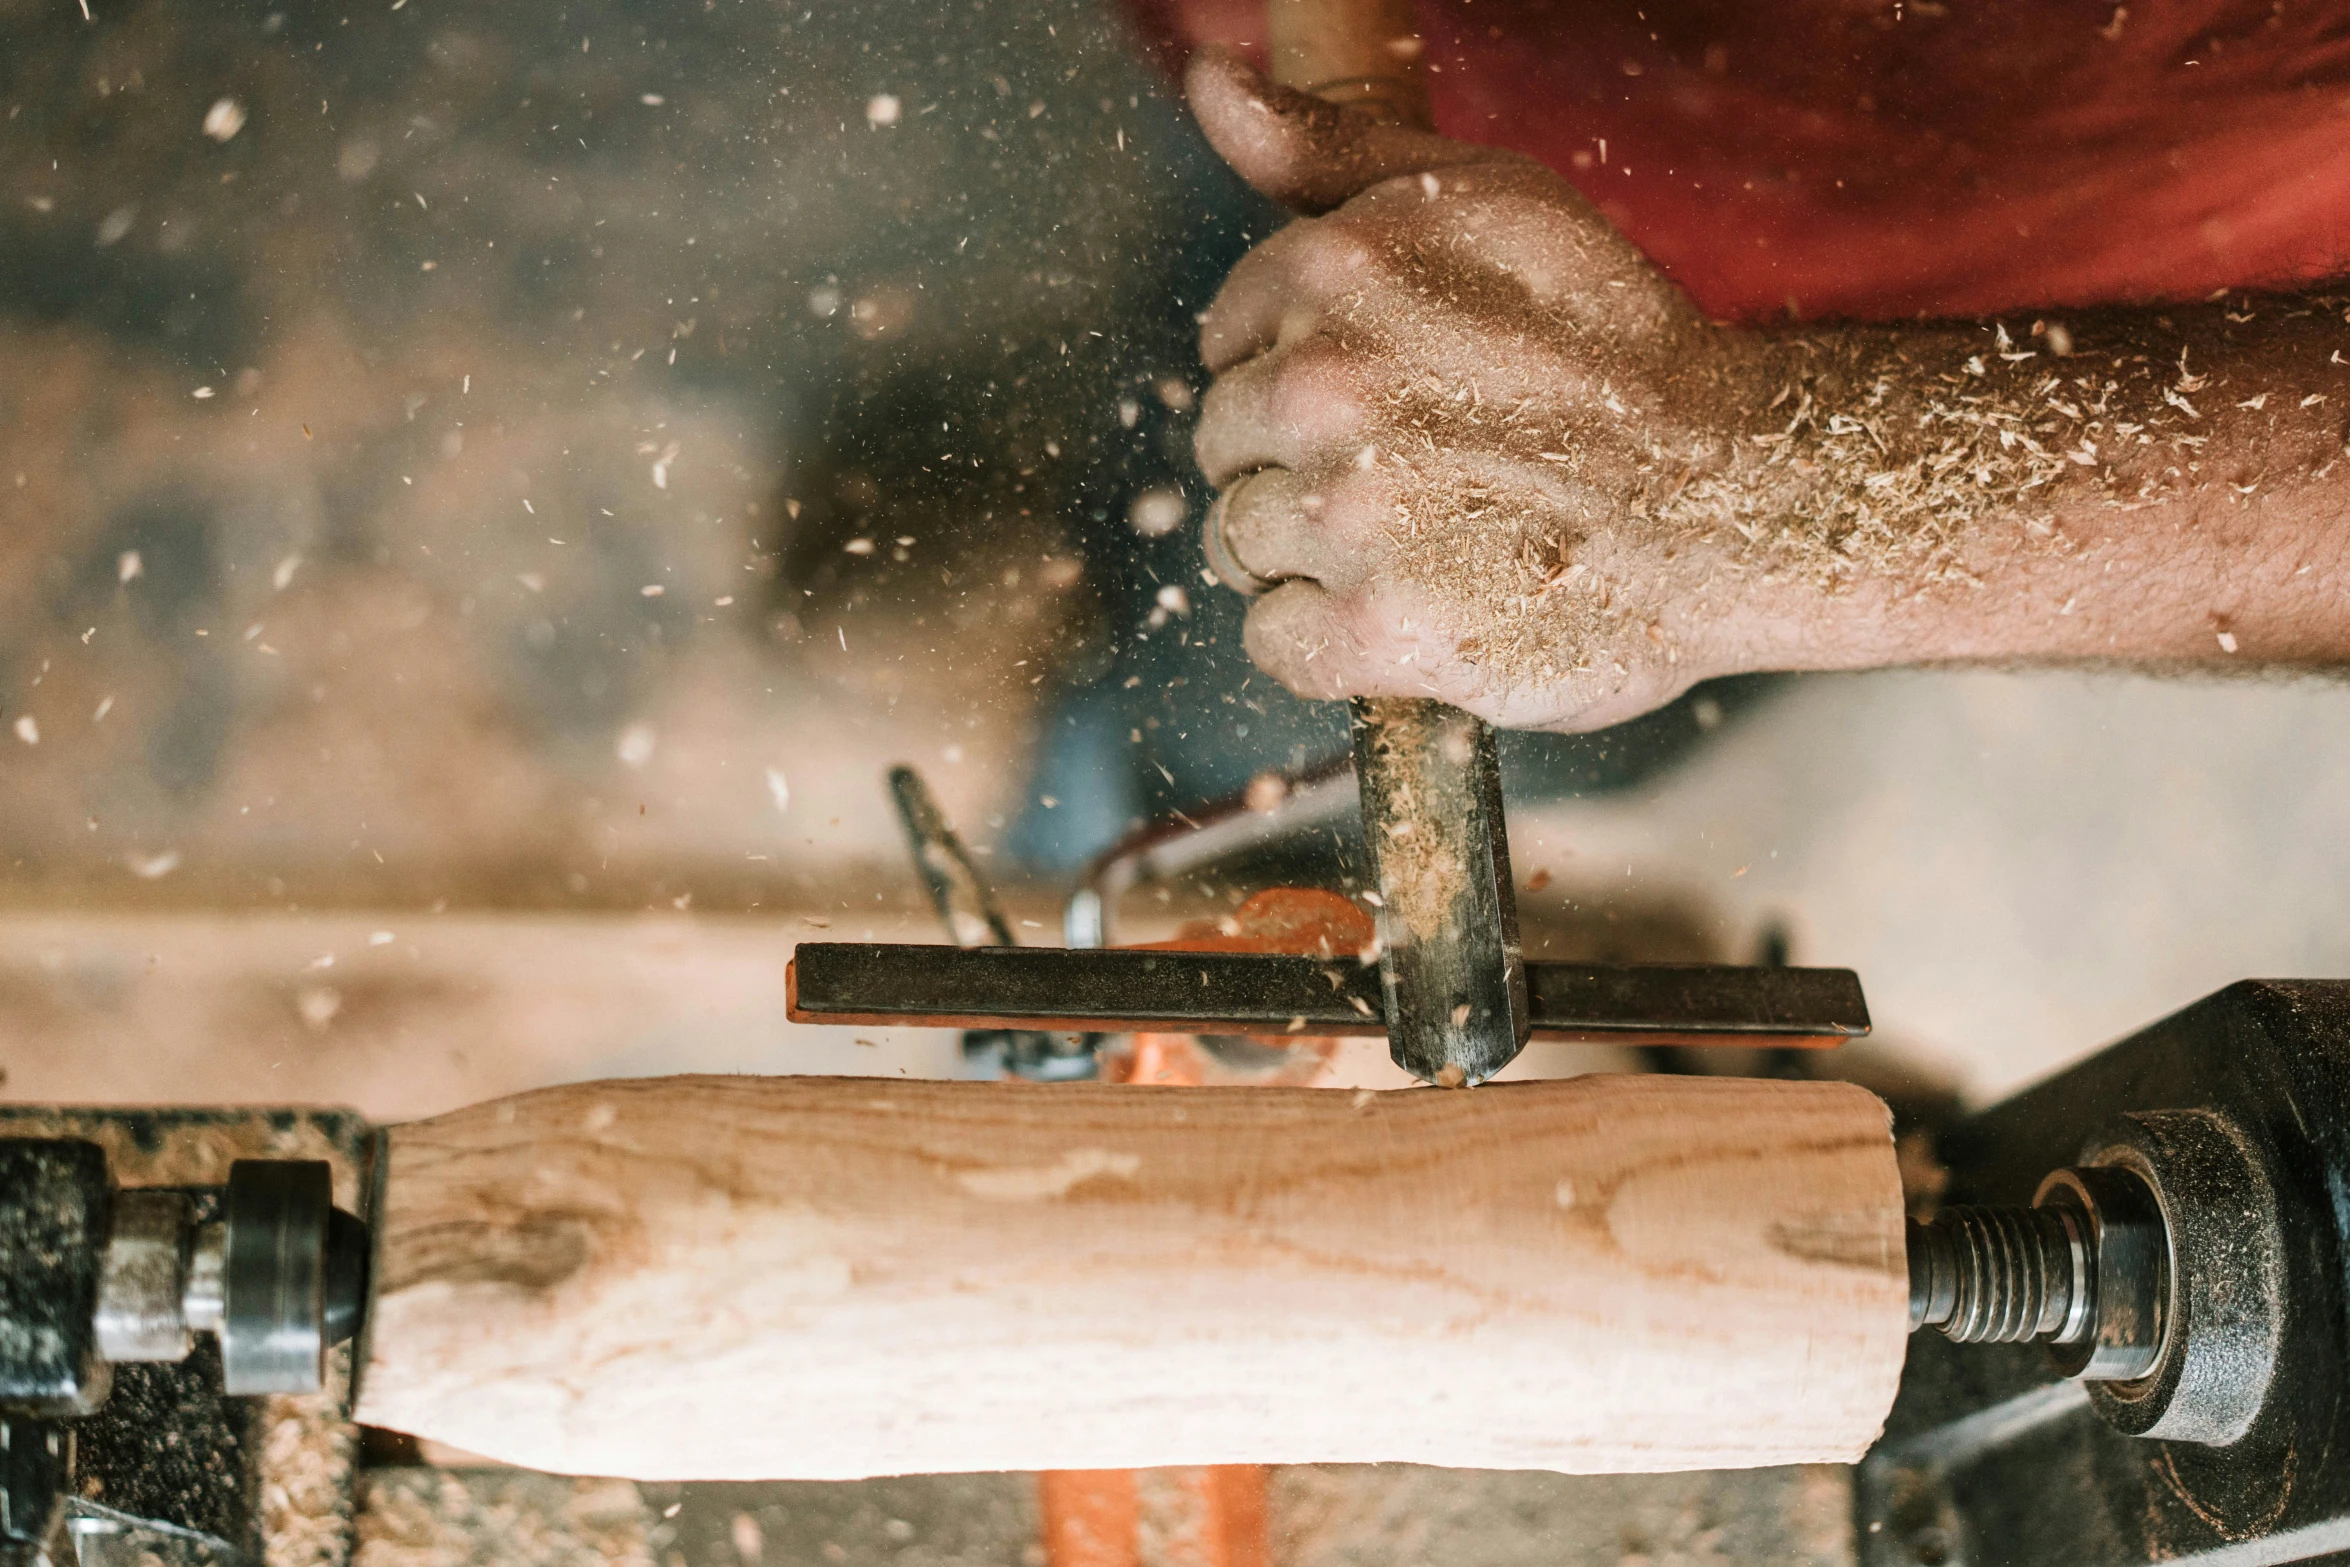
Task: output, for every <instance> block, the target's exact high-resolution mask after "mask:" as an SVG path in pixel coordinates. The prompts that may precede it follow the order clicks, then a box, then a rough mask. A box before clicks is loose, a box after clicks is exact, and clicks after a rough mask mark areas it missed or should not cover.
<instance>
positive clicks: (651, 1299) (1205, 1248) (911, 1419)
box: [358, 1076, 1908, 1480]
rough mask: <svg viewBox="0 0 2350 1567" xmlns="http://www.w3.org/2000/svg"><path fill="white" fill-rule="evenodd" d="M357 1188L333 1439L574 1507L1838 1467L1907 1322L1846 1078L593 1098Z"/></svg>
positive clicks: (1886, 1185) (948, 1086) (950, 1086)
mask: <svg viewBox="0 0 2350 1567" xmlns="http://www.w3.org/2000/svg"><path fill="white" fill-rule="evenodd" d="M385 1181H386V1185H385V1189H384V1209H383V1214H382V1223H381V1227H380V1230H379V1252H378V1258H377V1275H376V1277H377V1293H376V1297H375V1300H374V1303H373V1307H372V1315H371V1320H370V1337H371V1348H370V1358H369V1361H368V1365H367V1368H366V1378H365V1384H364V1388H363V1392H362V1402H361V1404H360V1407H359V1411H358V1418H359V1419H360V1420H362V1421H363V1422H366V1423H369V1424H373V1425H380V1426H388V1427H390V1428H392V1429H394V1430H399V1431H407V1432H412V1433H414V1434H416V1435H418V1436H422V1437H429V1438H434V1439H437V1440H439V1441H442V1442H446V1443H449V1444H452V1445H454V1446H457V1447H460V1448H464V1449H468V1450H470V1451H473V1452H477V1453H481V1454H485V1455H488V1456H490V1457H493V1458H499V1459H503V1460H507V1461H509V1462H513V1463H517V1464H522V1465H527V1466H529V1467H532V1468H538V1469H546V1470H554V1471H558V1472H567V1473H581V1474H599V1475H618V1476H626V1477H630V1478H636V1479H648V1480H650V1479H681V1480H682V1479H786V1478H804V1479H846V1478H853V1477H860V1476H868V1475H883V1474H905V1473H922V1472H950V1471H969V1470H991V1469H1053V1468H1107V1467H1125V1468H1142V1467H1150V1466H1157V1465H1170V1464H1200V1463H1234V1462H1266V1463H1299V1462H1338V1461H1379V1460H1403V1461H1411V1462H1416V1463H1427V1464H1445V1465H1455V1466H1465V1467H1490V1468H1529V1469H1554V1470H1563V1471H1569V1472H1584V1473H1590V1472H1603V1471H1642V1470H1668V1469H1687V1468H1717V1467H1733V1466H1744V1465H1759V1464H1783V1463H1796V1462H1809V1461H1847V1460H1851V1459H1854V1458H1857V1457H1858V1456H1859V1454H1860V1452H1861V1450H1862V1449H1863V1448H1864V1447H1866V1446H1867V1445H1868V1443H1869V1442H1870V1440H1871V1439H1872V1438H1873V1437H1874V1436H1875V1435H1876V1433H1877V1431H1878V1428H1879V1425H1880V1424H1881V1422H1882V1421H1883V1418H1884V1415H1885V1412H1886V1409H1887V1408H1888V1406H1889V1405H1890V1404H1891V1402H1892V1398H1893V1391H1894V1386H1895V1383H1896V1381H1897V1379H1898V1377H1899V1374H1900V1370H1901V1362H1902V1353H1903V1345H1904V1342H1905V1338H1906V1330H1907V1322H1908V1319H1907V1283H1906V1264H1905V1259H1904V1255H1903V1248H1902V1228H1901V1224H1902V1203H1901V1188H1900V1182H1899V1180H1898V1178H1897V1176H1896V1174H1895V1170H1894V1158H1893V1144H1892V1139H1891V1135H1890V1132H1889V1128H1888V1117H1887V1114H1886V1111H1885V1107H1884V1105H1883V1104H1882V1103H1880V1102H1879V1101H1878V1100H1877V1099H1875V1098H1874V1097H1873V1096H1871V1095H1869V1094H1868V1093H1866V1092H1864V1091H1862V1090H1860V1089H1858V1088H1853V1087H1850V1086H1847V1085H1842V1084H1829V1083H1783V1082H1746V1081H1732V1080H1725V1079H1705V1078H1677V1077H1634V1076H1624V1077H1585V1078H1578V1079H1573V1080H1569V1081H1564V1082H1547V1083H1523V1084H1507V1085H1502V1086H1498V1087H1488V1088H1481V1089H1478V1090H1475V1091H1473V1092H1468V1093H1441V1092H1435V1091H1415V1092H1397V1093H1385V1094H1371V1093H1355V1094H1349V1093H1344V1092H1336V1091H1330V1090H1316V1089H1247V1088H1210V1089H1179V1088H1167V1089H1148V1090H1145V1089H1133V1088H1121V1087H1110V1086H1103V1085H1082V1084H1065V1085H1054V1086H1047V1087H1038V1086H1027V1085H1015V1084H995V1083H937V1082H908V1081H890V1080H883V1079H842V1078H747V1077H686V1078H668V1079H654V1080H645V1081H630V1082H609V1083H590V1084H583V1085H577V1086H572V1087H565V1088H556V1089H548V1090H545V1091H542V1092H538V1093H532V1094H526V1095H522V1096H520V1097H518V1098H514V1099H508V1100H502V1101H498V1102H495V1103H491V1104H486V1105H479V1106H475V1107H473V1108H470V1109H466V1110H463V1111H459V1112H457V1113H455V1114H452V1115H445V1116H440V1117H436V1118H435V1119H432V1120H429V1121H420V1122H415V1123H411V1124H409V1125H405V1126H399V1127H395V1128H393V1129H392V1132H391V1136H390V1160H389V1164H388V1167H387V1173H386V1176H385Z"/></svg>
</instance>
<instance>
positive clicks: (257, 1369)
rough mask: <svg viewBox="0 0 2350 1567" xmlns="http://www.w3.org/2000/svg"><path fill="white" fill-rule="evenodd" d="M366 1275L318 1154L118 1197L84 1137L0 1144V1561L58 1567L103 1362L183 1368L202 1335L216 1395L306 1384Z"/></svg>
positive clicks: (106, 1377)
mask: <svg viewBox="0 0 2350 1567" xmlns="http://www.w3.org/2000/svg"><path fill="white" fill-rule="evenodd" d="M200 1208H201V1209H202V1210H203V1211H205V1212H207V1213H216V1214H217V1217H216V1218H210V1219H208V1220H205V1221H203V1222H199V1219H198V1213H199V1209H200ZM367 1269H368V1231H367V1226H366V1225H365V1224H364V1223H362V1222H361V1221H360V1220H359V1219H357V1218H355V1217H353V1216H352V1215H350V1214H348V1213H345V1212H343V1211H342V1210H340V1209H338V1208H336V1207H335V1206H334V1196H333V1185H332V1174H331V1167H330V1166H329V1165H328V1164H327V1163H325V1162H324V1161H322V1160H270V1159H240V1160H238V1161H237V1162H236V1163H234V1164H232V1165H231V1166H230V1167H229V1177H228V1182H227V1184H226V1185H225V1186H223V1187H220V1188H218V1189H215V1190H210V1191H194V1190H189V1189H183V1188H175V1187H148V1188H134V1189H129V1190H120V1191H118V1190H116V1189H115V1188H114V1186H113V1182H112V1180H111V1178H110V1176H109V1172H108V1169H107V1162H106V1154H105V1150H104V1149H102V1148H100V1147H99V1146H98V1145H97V1144H96V1143H92V1142H87V1141H83V1140H80V1139H75V1138H0V1563H6V1564H9V1567H14V1563H15V1562H18V1561H26V1562H35V1561H40V1560H42V1559H44V1558H46V1559H49V1560H52V1561H56V1560H70V1559H71V1557H70V1556H69V1555H67V1554H65V1553H64V1552H63V1551H62V1550H61V1549H60V1548H59V1546H58V1537H59V1534H60V1531H61V1530H62V1527H63V1521H62V1520H63V1513H64V1506H65V1502H66V1499H67V1497H68V1496H69V1495H70V1494H71V1489H72V1479H73V1473H74V1431H73V1425H72V1422H73V1421H75V1420H78V1419H80V1418H82V1417H85V1416H88V1415H92V1414H95V1413H96V1412H97V1411H98V1410H99V1409H100V1408H101V1406H103V1405H104V1404H105V1402H106V1400H107V1397H108V1394H109V1393H110V1391H111V1390H112V1386H113V1382H114V1368H115V1367H116V1366H119V1365H136V1364H152V1363H176V1362H179V1361H182V1360H185V1359H186V1358H187V1357H188V1355H189V1354H190V1352H191V1351H192V1350H193V1348H194V1347H195V1343H196V1338H197V1335H199V1334H205V1335H209V1336H211V1337H212V1338H214V1339H216V1340H217V1341H218V1348H219V1356H220V1364H221V1380H222V1384H223V1390H224V1391H225V1392H226V1393H228V1394H229V1395H231V1396H249V1395H259V1394H276V1393H314V1392H317V1391H319V1390H320V1389H322V1388H323V1387H324V1386H325V1383H326V1355H327V1351H328V1350H329V1349H331V1348H333V1347H334V1346H335V1345H337V1344H339V1343H342V1342H344V1341H345V1340H348V1339H350V1338H352V1337H353V1336H354V1335H355V1334H356V1333H357V1331H358V1326H359V1320H360V1316H361V1313H362V1311H363V1309H364V1304H365V1300H366V1292H367Z"/></svg>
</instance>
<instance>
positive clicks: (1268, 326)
mask: <svg viewBox="0 0 2350 1567" xmlns="http://www.w3.org/2000/svg"><path fill="white" fill-rule="evenodd" d="M1384 270H1387V263H1386V260H1385V258H1384V257H1383V256H1382V255H1381V254H1380V253H1379V250H1378V248H1377V245H1376V244H1375V242H1374V240H1373V237H1372V236H1371V234H1370V233H1368V232H1367V231H1366V230H1365V229H1363V228H1362V227H1361V226H1359V225H1355V224H1349V223H1345V222H1343V221H1338V220H1333V219H1328V218H1307V219H1303V220H1301V221H1299V222H1296V223H1292V224H1290V225H1289V226H1288V227H1287V228H1285V229H1283V230H1281V232H1279V233H1278V234H1275V235H1274V236H1273V237H1272V238H1271V239H1268V240H1266V241H1265V242H1264V243H1263V244H1261V245H1259V246H1257V248H1256V249H1254V250H1252V251H1250V252H1249V253H1248V254H1247V255H1245V256H1243V257H1241V258H1240V262H1239V264H1238V265H1237V266H1235V267H1233V269H1232V272H1231V275H1230V276H1228V277H1227V278H1225V280H1224V286H1223V287H1222V288H1221V289H1219V290H1218V291H1217V293H1216V297H1215V299H1214V301H1213V302H1212V303H1210V304H1209V306H1208V310H1207V315H1206V317H1205V318H1204V319H1203V320H1202V321H1201V322H1200V359H1201V361H1202V362H1203V363H1205V364H1206V365H1207V367H1208V369H1209V370H1210V371H1212V372H1217V373H1221V372H1222V371H1223V370H1224V369H1226V368H1227V367H1228V366H1231V365H1235V364H1238V363H1239V362H1240V361H1241V360H1243V359H1247V358H1249V357H1250V356H1251V355H1255V354H1261V353H1264V352H1265V351H1267V350H1268V349H1272V348H1277V347H1280V346H1282V345H1283V344H1285V343H1291V342H1295V341H1296V340H1297V339H1299V338H1301V337H1304V336H1306V335H1308V334H1310V333H1311V332H1313V331H1314V329H1315V328H1316V327H1318V326H1320V325H1321V323H1322V319H1323V315H1324V312H1325V311H1326V309H1327V307H1328V305H1329V303H1330V301H1331V300H1332V299H1334V298H1338V297H1341V296H1343V295H1347V294H1352V293H1357V292H1360V291H1362V290H1364V289H1365V288H1367V287H1369V286H1370V285H1371V284H1372V283H1373V282H1374V281H1375V280H1376V279H1377V277H1378V276H1379V274H1380V273H1381V272H1382V271H1384Z"/></svg>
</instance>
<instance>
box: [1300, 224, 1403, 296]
mask: <svg viewBox="0 0 2350 1567" xmlns="http://www.w3.org/2000/svg"><path fill="white" fill-rule="evenodd" d="M1310 223H1311V226H1310V227H1306V228H1305V229H1304V230H1303V231H1302V232H1300V233H1299V234H1298V236H1297V239H1296V241H1295V243H1294V244H1292V245H1291V246H1290V247H1289V249H1288V252H1287V255H1286V257H1285V260H1286V261H1287V263H1288V271H1289V274H1290V277H1291V279H1292V280H1293V281H1294V283H1295V284H1296V285H1298V286H1299V287H1301V288H1306V289H1312V290H1314V291H1316V292H1317V293H1326V292H1328V291H1330V290H1332V289H1352V288H1357V287H1360V286H1361V284H1362V282H1363V280H1364V279H1365V278H1367V277H1372V276H1375V275H1377V274H1379V273H1380V272H1382V271H1383V270H1384V268H1385V266H1386V258H1387V247H1386V246H1385V245H1382V244H1381V243H1379V240H1378V237H1377V236H1376V235H1374V234H1373V233H1372V232H1371V230H1370V226H1369V225H1368V224H1366V223H1361V222H1349V221H1347V220H1346V219H1344V218H1338V217H1330V218H1315V219H1312V220H1310Z"/></svg>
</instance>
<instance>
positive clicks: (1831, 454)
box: [1661, 296, 2350, 668]
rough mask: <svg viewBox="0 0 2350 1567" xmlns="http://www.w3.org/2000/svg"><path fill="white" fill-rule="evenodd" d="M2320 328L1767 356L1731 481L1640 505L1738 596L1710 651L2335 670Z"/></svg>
mask: <svg viewBox="0 0 2350 1567" xmlns="http://www.w3.org/2000/svg"><path fill="white" fill-rule="evenodd" d="M2342 309H2343V304H2342V302H2341V301H2337V300H2333V299H2331V298H2328V297H2324V296H2309V297H2302V298H2280V297H2258V298H2244V297H2237V298H2235V299H2233V300H2231V301H2228V302H2217V303H2212V304H2207V305H2196V306H2189V307H2182V308H2176V309H2164V310H2144V311H2109V312H2098V313H2094V314H2087V315H2082V316H2076V317H2070V318H2067V319H2065V320H2064V321H2063V323H2062V325H2061V326H2058V327H2056V328H2055V329H2054V331H2053V332H2051V331H2050V330H2049V328H2048V326H2047V325H2046V323H2042V322H2034V321H2032V320H2030V319H2028V318H2024V319H2018V320H2012V321H2009V322H2007V323H2005V324H2003V325H1984V326H1944V325H1934V326H1920V327H1917V328H1875V327H1856V328H1846V329H1841V330H1834V331H1826V332H1815V333H1809V334H1801V335H1793V334H1790V335H1787V336H1783V337H1779V338H1777V340H1776V341H1775V343H1774V345H1773V351H1772V352H1771V353H1770V354H1769V355H1768V357H1767V360H1766V362H1767V363H1770V364H1772V365H1773V366H1775V367H1776V369H1777V379H1778V382H1779V384H1778V385H1777V386H1776V388H1769V387H1768V385H1767V381H1766V382H1765V383H1764V384H1763V386H1762V387H1761V388H1760V389H1757V390H1753V391H1749V392H1748V394H1747V397H1748V401H1749V402H1750V403H1751V404H1752V406H1748V407H1744V408H1741V409H1740V410H1739V411H1738V413H1737V415H1736V417H1735V418H1734V420H1733V425H1734V430H1735V437H1736V442H1737V448H1736V451H1735V453H1734V454H1733V455H1732V456H1731V458H1730V460H1729V462H1728V464H1727V466H1725V467H1720V468H1717V469H1715V470H1714V471H1713V472H1710V473H1707V474H1704V475H1702V476H1699V477H1696V478H1693V479H1692V480H1691V481H1690V482H1689V483H1687V484H1686V485H1685V486H1684V487H1683V488H1682V490H1681V492H1680V493H1679V494H1678V495H1677V496H1675V497H1674V498H1673V499H1672V500H1671V501H1670V502H1669V503H1668V504H1667V506H1666V507H1664V508H1661V510H1662V511H1663V512H1664V513H1665V514H1666V515H1667V516H1670V514H1671V513H1673V512H1678V513H1679V514H1680V516H1679V518H1678V519H1675V520H1678V521H1681V522H1682V523H1684V524H1685V525H1686V524H1694V523H1699V522H1700V520H1701V519H1702V522H1703V525H1704V526H1705V527H1706V530H1707V532H1708V533H1709V534H1710V535H1711V536H1712V538H1713V539H1714V540H1715V541H1716V542H1717V543H1718V544H1719V546H1720V551H1719V553H1718V554H1717V553H1716V551H1715V550H1712V549H1708V550H1706V551H1705V553H1706V554H1709V555H1715V556H1716V558H1717V559H1719V560H1721V561H1722V563H1723V566H1724V569H1725V570H1726V571H1728V572H1729V573H1730V574H1731V575H1732V576H1734V577H1736V578H1738V579H1740V580H1739V591H1738V592H1737V593H1736V594H1735V595H1734V596H1735V598H1736V600H1737V601H1738V602H1739V608H1738V609H1737V611H1735V612H1734V613H1733V614H1732V615H1731V616H1730V617H1729V619H1730V622H1731V624H1730V627H1729V628H1727V629H1726V632H1725V633H1724V634H1725V635H1726V636H1727V638H1728V639H1729V642H1728V645H1726V646H1720V645H1718V651H1717V657H1718V658H1719V659H1720V660H1721V661H1724V662H1728V663H1731V664H1733V665H1735V666H1738V667H1751V668H1774V667H1776V668H1786V667H1801V668H1838V667H1861V666H1867V665H1875V664H1883V663H1915V662H1933V661H1941V660H1952V659H1997V660H2011V659H2012V660H2072V659H2099V658H2111V659H2120V660H2128V661H2161V662H2180V661H2197V662H2209V663H2212V664H2214V665H2221V666H2224V665H2227V664H2229V663H2239V664H2241V663H2274V664H2299V665H2325V664H2343V663H2350V456H2345V450H2344V434H2343V432H2344V427H2345V421H2346V420H2350V325H2346V324H2345V322H2344V320H2343V316H2342ZM2052 319H2053V318H2052ZM2052 338H2053V341H2052ZM2059 348H2065V349H2069V352H2068V353H2062V354H2060V353H2058V352H2057V349H2059ZM1748 385H1749V386H1754V385H1755V383H1754V382H1751V381H1750V382H1748ZM1766 390H1767V391H1768V396H1767V397H1766V396H1765V395H1763V394H1764V391H1766ZM1725 530H1726V531H1725ZM1708 596H1709V597H1713V596H1715V595H1708ZM1720 597H1722V598H1723V599H1725V600H1727V599H1729V598H1730V597H1732V595H1727V594H1725V595H1720ZM1698 634H1699V635H1704V633H1702V632H1700V633H1698Z"/></svg>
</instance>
